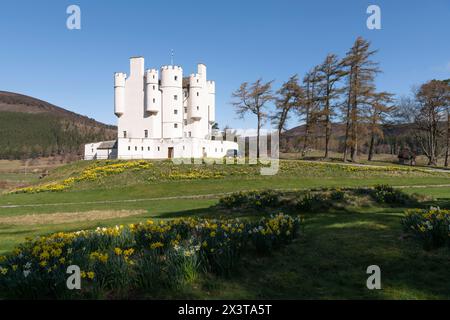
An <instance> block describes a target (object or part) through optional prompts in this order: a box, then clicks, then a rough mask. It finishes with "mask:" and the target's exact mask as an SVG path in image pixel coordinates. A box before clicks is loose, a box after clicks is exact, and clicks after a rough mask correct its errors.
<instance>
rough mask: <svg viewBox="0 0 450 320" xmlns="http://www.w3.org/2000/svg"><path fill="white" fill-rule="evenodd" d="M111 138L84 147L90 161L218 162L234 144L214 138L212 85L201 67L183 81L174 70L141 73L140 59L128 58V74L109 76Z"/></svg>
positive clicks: (178, 68)
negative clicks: (112, 119)
mask: <svg viewBox="0 0 450 320" xmlns="http://www.w3.org/2000/svg"><path fill="white" fill-rule="evenodd" d="M114 113H115V115H116V116H117V118H118V119H117V120H118V125H117V127H118V134H117V140H114V141H102V142H96V143H88V144H86V145H85V153H84V157H85V159H86V160H91V159H116V158H118V159H165V158H203V157H209V158H220V157H223V156H225V155H226V153H227V151H228V150H237V149H238V144H237V143H235V142H232V141H222V139H221V138H220V136H218V138H217V139H216V137H215V136H214V135H213V129H212V126H213V124H214V123H215V83H214V81H211V80H207V78H206V66H205V65H204V64H202V63H200V64H198V66H197V73H195V74H191V75H190V76H189V77H183V69H182V68H181V67H179V66H174V65H169V66H163V67H161V69H160V70H159V72H158V70H157V69H148V70H144V58H143V57H132V58H130V75H129V76H127V75H126V74H125V73H122V72H118V73H115V74H114Z"/></svg>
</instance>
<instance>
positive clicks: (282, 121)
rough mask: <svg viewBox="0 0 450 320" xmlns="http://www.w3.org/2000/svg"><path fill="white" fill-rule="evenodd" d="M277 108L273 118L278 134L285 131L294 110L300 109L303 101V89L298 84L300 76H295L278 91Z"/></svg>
mask: <svg viewBox="0 0 450 320" xmlns="http://www.w3.org/2000/svg"><path fill="white" fill-rule="evenodd" d="M277 95H278V97H277V98H276V102H275V106H276V112H275V114H274V115H273V116H272V117H271V120H272V123H273V124H275V125H276V126H277V129H278V134H279V135H280V136H281V132H282V131H283V130H285V129H286V128H285V125H286V121H287V120H288V119H289V116H290V113H291V111H292V110H294V109H298V107H299V106H300V105H301V101H302V99H303V95H304V93H303V89H302V87H301V86H300V85H299V84H298V76H297V75H293V76H292V77H290V78H289V80H288V81H287V82H285V83H283V85H282V86H281V88H280V89H279V90H278V91H277Z"/></svg>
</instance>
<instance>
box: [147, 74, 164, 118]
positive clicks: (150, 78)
mask: <svg viewBox="0 0 450 320" xmlns="http://www.w3.org/2000/svg"><path fill="white" fill-rule="evenodd" d="M145 112H146V113H148V114H150V115H152V114H157V113H158V112H161V91H159V74H158V70H156V69H149V70H147V71H146V72H145Z"/></svg>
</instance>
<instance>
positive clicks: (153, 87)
mask: <svg viewBox="0 0 450 320" xmlns="http://www.w3.org/2000/svg"><path fill="white" fill-rule="evenodd" d="M154 77H155V76H153V78H154ZM153 90H155V86H153Z"/></svg>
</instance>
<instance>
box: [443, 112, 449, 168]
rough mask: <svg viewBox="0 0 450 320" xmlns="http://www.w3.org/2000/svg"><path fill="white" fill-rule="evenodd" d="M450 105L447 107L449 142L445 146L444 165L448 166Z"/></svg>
mask: <svg viewBox="0 0 450 320" xmlns="http://www.w3.org/2000/svg"><path fill="white" fill-rule="evenodd" d="M449 149H450V107H447V144H446V147H445V163H444V166H445V167H448V158H449V152H450V150H449Z"/></svg>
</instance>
